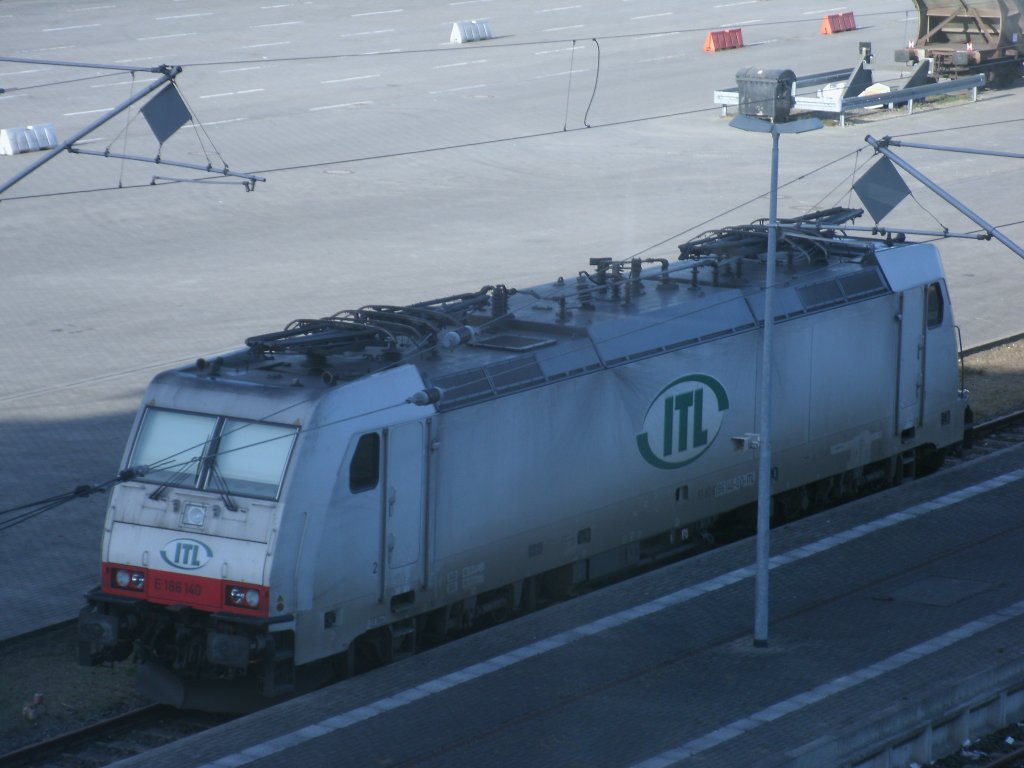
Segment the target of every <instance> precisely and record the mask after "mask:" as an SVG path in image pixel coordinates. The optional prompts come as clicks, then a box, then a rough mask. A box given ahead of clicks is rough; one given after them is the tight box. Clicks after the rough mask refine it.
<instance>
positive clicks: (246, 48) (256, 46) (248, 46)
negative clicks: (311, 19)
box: [242, 40, 292, 50]
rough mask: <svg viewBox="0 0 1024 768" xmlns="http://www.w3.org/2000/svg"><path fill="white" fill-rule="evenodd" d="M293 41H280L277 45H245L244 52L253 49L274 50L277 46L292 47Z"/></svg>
mask: <svg viewBox="0 0 1024 768" xmlns="http://www.w3.org/2000/svg"><path fill="white" fill-rule="evenodd" d="M291 44H292V41H291V40H278V41H277V42H275V43H255V44H253V45H243V46H242V50H251V49H253V48H273V47H274V46H276V45H291Z"/></svg>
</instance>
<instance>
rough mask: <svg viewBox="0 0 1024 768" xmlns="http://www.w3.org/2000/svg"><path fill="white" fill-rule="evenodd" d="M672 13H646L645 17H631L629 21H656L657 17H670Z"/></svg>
mask: <svg viewBox="0 0 1024 768" xmlns="http://www.w3.org/2000/svg"><path fill="white" fill-rule="evenodd" d="M671 15H672V11H666V12H665V13H648V14H647V15H646V16H632V17H630V19H629V20H630V21H643V20H644V19H656V18H658V17H659V16H671Z"/></svg>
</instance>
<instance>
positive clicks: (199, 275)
mask: <svg viewBox="0 0 1024 768" xmlns="http://www.w3.org/2000/svg"><path fill="white" fill-rule="evenodd" d="M687 5H688V6H689V5H690V4H687ZM906 5H907V8H906V9H903V8H899V9H895V10H894V9H893V5H892V3H888V2H883V1H882V0H870V1H868V2H864V3H861V4H858V5H857V6H855V7H851V10H854V11H855V13H856V18H857V20H858V24H859V25H860V29H858V31H857V32H855V33H845V34H841V35H831V36H822V35H820V34H819V33H818V30H819V26H820V23H821V17H822V15H823V14H824V12H825V9H824V8H820V7H816V6H814V5H811V4H807V3H803V2H799V1H798V0H771V1H770V2H769V1H768V0H764V1H763V2H751V3H740V4H737V3H722V4H718V5H711V6H701V10H700V15H699V16H697V15H695V13H694V12H693V11H692V10H688V9H682V8H680V4H679V3H673V2H670V1H669V0H629V1H628V2H627V1H625V0H588V2H585V3H550V2H541V1H540V0H515V2H513V0H492V1H490V2H486V1H485V0H480V2H459V3H437V2H427V1H426V0H414V1H413V2H403V3H402V4H400V7H399V5H398V4H396V5H395V6H394V7H390V6H387V5H382V4H381V3H370V2H341V3H323V4H312V3H303V4H288V3H281V4H272V5H271V4H268V5H266V6H259V7H254V6H252V5H251V4H248V3H245V4H242V3H232V2H228V0H209V1H207V2H199V1H198V0H181V2H175V3H166V2H159V1H158V0H136V1H134V2H132V3H128V4H117V3H112V4H96V3H93V2H88V3H87V2H66V1H62V2H55V1H54V2H49V1H46V0H7V2H5V3H3V5H2V6H0V23H2V25H3V30H4V33H3V39H4V47H3V50H2V53H4V54H6V55H11V56H18V57H23V58H33V59H59V60H64V61H83V62H92V63H116V64H129V63H130V64H132V65H146V66H154V65H157V64H160V63H169V64H181V65H183V66H184V68H185V69H184V72H183V73H182V74H181V75H180V76H179V77H178V85H179V88H180V90H181V92H182V94H183V95H184V97H185V98H186V100H187V101H188V104H189V105H190V107H191V109H192V112H193V114H194V115H195V117H196V118H197V119H198V120H200V121H202V123H203V124H204V127H205V129H204V131H203V132H201V133H199V132H197V131H195V130H192V129H191V128H186V129H183V130H181V131H179V133H178V134H177V135H175V136H174V137H172V138H171V139H170V140H169V141H168V142H167V143H166V144H165V145H164V147H163V148H162V150H161V152H162V156H163V157H164V158H167V159H178V160H183V161H186V162H195V163H205V162H207V161H208V160H209V161H210V162H212V163H214V165H219V164H220V163H221V162H222V161H223V162H226V163H227V164H228V165H230V167H231V168H232V169H234V170H239V171H252V172H256V173H259V174H261V175H263V176H265V177H266V178H267V183H265V184H259V185H258V189H257V191H255V192H253V193H246V192H245V191H244V190H243V188H242V187H241V186H240V185H237V184H225V183H218V184H205V185H203V184H183V183H182V184H169V183H166V182H160V183H157V184H156V185H150V182H151V181H152V180H153V178H154V177H155V176H159V177H162V178H166V177H172V178H195V177H196V176H197V175H201V174H194V173H192V172H189V171H185V170H180V169H174V168H172V167H169V166H166V165H164V166H153V165H150V164H144V163H138V162H127V161H125V162H122V161H120V160H115V159H110V158H97V157H88V156H80V155H79V156H69V155H62V156H61V157H59V158H57V159H55V160H54V161H52V162H51V163H49V164H48V165H46V166H45V167H43V168H42V169H40V170H39V171H38V172H36V173H34V174H33V175H32V176H30V177H29V178H27V179H26V180H24V181H22V182H21V183H19V184H18V185H17V186H15V187H14V188H13V189H11V190H9V191H8V192H7V193H5V194H4V195H3V196H2V198H0V202H2V205H0V222H2V231H3V239H2V246H0V247H2V265H3V275H2V280H0V313H2V317H3V319H4V328H5V331H6V332H5V334H4V335H3V339H4V340H3V350H4V353H5V355H4V360H5V365H4V374H3V375H2V376H0V508H4V509H6V508H10V507H13V506H16V505H20V504H25V503H28V502H32V501H35V500H37V499H41V498H46V497H49V496H51V495H53V494H56V493H61V492H65V491H68V490H71V489H73V488H74V487H76V486H77V485H79V484H82V483H96V482H101V481H103V480H106V479H108V478H110V477H112V476H113V474H114V473H115V472H116V470H117V468H118V464H119V460H120V455H121V451H122V446H123V443H124V440H125V437H126V433H127V430H128V427H129V424H130V419H131V413H132V411H133V410H134V408H135V407H136V406H137V403H138V399H139V397H140V395H141V392H142V391H143V388H144V386H145V384H146V382H147V381H148V379H149V378H150V376H152V375H153V373H155V372H156V371H158V370H160V369H162V368H165V367H168V366H171V365H174V364H177V363H179V362H182V361H186V360H191V359H194V358H196V357H199V356H205V355H209V354H211V353H212V352H215V351H218V350H222V349H225V348H229V347H233V346H237V345H239V344H240V343H241V342H242V341H243V339H244V338H245V337H247V336H249V335H252V334H254V333H259V332H265V331H270V330H276V329H278V328H280V327H282V326H283V325H284V324H285V323H287V322H288V321H290V320H292V319H294V318H296V317H311V316H321V315H325V314H329V313H332V312H334V311H337V310H340V309H344V308H352V307H357V306H360V305H362V304H365V303H368V302H379V303H402V302H408V301H415V300H420V299H425V298H431V297H434V296H439V295H444V294H449V293H452V292H455V291H461V290H469V289H476V288H478V287H479V286H481V285H483V284H493V283H496V282H503V283H506V284H508V285H512V286H516V285H530V284H535V283H537V282H540V281H542V280H545V279H553V278H554V277H556V276H558V275H572V274H574V273H575V272H576V271H578V270H580V269H585V268H586V267H587V260H588V259H589V258H590V257H594V256H611V257H616V258H618V257H625V256H629V255H632V254H635V253H641V252H642V253H644V254H645V255H657V256H667V257H672V256H674V255H675V254H676V249H675V245H676V243H677V242H679V241H680V240H682V239H684V238H685V237H688V236H690V235H694V234H697V233H698V232H700V231H701V230H703V229H705V228H707V227H710V226H715V225H722V224H734V223H740V222H746V221H749V220H751V219H755V218H758V217H763V216H765V215H766V214H767V201H766V196H765V195H766V192H767V188H768V164H769V149H770V143H769V140H768V139H766V138H765V137H763V136H754V135H750V134H745V133H743V132H740V131H737V130H732V129H730V128H728V127H727V120H723V119H722V118H721V117H720V115H719V111H718V109H717V108H716V107H715V106H714V105H713V103H712V92H713V90H714V89H715V88H720V87H725V86H728V85H731V84H732V83H733V82H734V79H735V73H736V71H737V70H738V69H740V68H742V67H748V66H755V65H756V66H766V67H786V68H791V69H793V70H794V71H796V72H797V73H798V74H802V73H809V72H816V71H823V70H829V69H834V68H838V67H843V66H852V65H853V64H854V63H855V62H856V59H857V52H858V43H859V41H860V40H870V41H871V42H872V43H873V45H874V49H875V51H876V53H877V56H878V59H877V61H878V64H877V67H876V68H877V69H878V70H879V75H877V76H876V79H879V78H881V77H883V76H884V77H890V76H891V77H893V78H898V77H899V74H900V73H899V70H897V69H896V65H895V64H891V63H889V62H891V60H892V59H891V51H892V50H893V49H894V48H896V47H897V46H899V45H901V44H902V41H904V40H905V39H906V38H907V37H908V33H912V31H913V29H914V26H915V21H914V19H913V17H912V14H911V13H910V7H911V4H910V3H909V2H908V3H907V4H906ZM479 17H486V18H488V19H489V20H490V23H491V28H492V30H493V32H494V35H495V39H494V41H492V42H488V43H482V44H469V45H461V46H459V45H451V44H449V43H448V42H447V41H448V37H449V33H450V30H451V25H452V22H453V21H455V20H458V19H462V18H479ZM737 26H739V27H741V28H742V29H743V33H744V40H745V41H746V47H745V48H743V49H740V50H735V51H726V52H720V53H714V54H708V53H704V52H703V50H702V44H703V40H704V38H705V36H706V34H707V32H708V30H709V29H717V28H720V27H737ZM595 39H596V42H595ZM598 53H600V58H598ZM151 77H152V76H151V75H148V74H140V75H138V76H137V77H136V79H135V84H134V85H133V82H132V79H131V78H130V77H129V76H127V75H125V74H120V73H112V72H109V71H101V70H89V69H86V70H82V69H63V68H51V67H45V66H41V65H32V64H15V63H3V64H0V88H4V89H5V92H4V93H2V94H0V114H2V116H3V117H2V120H3V124H4V126H18V125H26V124H33V123H41V122H53V123H54V124H55V125H56V128H57V131H58V134H59V136H60V137H68V136H70V135H72V134H73V133H74V132H75V131H77V130H79V129H81V128H82V127H84V126H86V125H88V124H89V123H90V122H91V121H93V120H95V119H97V117H98V116H99V115H100V114H102V112H103V110H105V109H107V108H110V107H112V106H114V105H116V104H118V103H120V102H121V101H123V100H124V99H127V98H128V96H129V94H130V93H131V92H132V89H133V87H134V88H138V87H139V86H140V84H142V83H144V82H145V81H146V80H147V79H149V78H151ZM58 82H61V83H62V84H54V83H58ZM595 82H596V84H597V85H596V90H595ZM1022 93H1024V91H1022V90H1021V89H1014V90H1009V91H998V92H989V93H984V94H983V95H982V98H981V100H980V101H979V102H978V103H977V104H968V103H963V102H960V103H955V104H952V105H947V106H944V107H942V108H931V107H925V108H921V109H918V110H917V111H916V113H915V114H914V115H913V116H912V117H907V116H906V115H905V114H904V113H903V112H897V113H892V114H878V115H875V116H873V117H872V119H871V120H870V122H862V123H860V124H854V125H849V126H848V127H846V128H845V129H839V128H837V127H829V128H827V129H826V130H822V131H818V132H815V133H811V134H807V135H803V136H799V137H787V138H786V139H784V140H783V142H782V158H781V173H780V178H781V181H782V184H783V186H782V189H781V192H780V214H781V215H783V216H785V215H791V214H797V213H801V212H804V211H805V210H807V209H808V208H811V207H814V206H817V205H833V204H844V203H848V202H851V198H850V196H849V183H850V175H851V174H852V173H853V172H854V171H855V169H857V168H863V167H864V165H865V164H866V163H867V162H868V161H869V158H870V154H871V153H870V151H868V150H867V149H866V145H865V143H864V141H863V137H864V135H865V134H866V133H868V132H870V133H872V134H874V135H876V136H881V135H885V134H893V135H897V136H903V137H908V138H909V137H914V138H916V139H918V140H923V141H928V142H934V143H942V144H953V145H970V146H979V147H984V148H1003V149H1006V148H1010V149H1018V150H1019V148H1020V147H1019V136H1020V125H1021V122H1020V121H1021V120H1022V119H1024V107H1022V106H1021V97H1022ZM131 118H132V119H131V120H129V118H128V117H126V116H121V117H119V118H117V119H115V120H113V121H111V122H110V123H108V124H107V125H105V126H103V127H102V128H101V129H99V130H98V131H97V132H96V133H95V134H94V135H92V136H91V138H90V139H89V141H90V142H91V143H90V144H88V145H87V146H89V147H92V148H96V149H104V148H107V147H109V148H110V149H111V151H114V152H123V153H127V154H135V155H147V156H155V154H156V152H157V146H156V143H155V141H154V140H153V138H152V136H151V135H150V133H149V131H148V129H147V128H146V125H145V122H144V120H143V119H142V118H140V117H139V116H138V115H137V114H135V112H132V114H131ZM587 126H590V127H587ZM216 152H219V153H220V154H219V155H218V154H216ZM905 154H906V155H907V156H908V157H910V158H911V159H912V160H913V161H914V162H915V163H917V164H919V165H920V167H921V168H922V170H924V171H925V172H926V173H928V174H929V175H930V176H932V177H933V178H935V179H936V180H939V181H941V182H943V183H944V184H946V185H947V186H948V188H949V189H950V190H951V192H952V193H953V194H955V195H957V196H958V197H961V198H962V199H963V200H964V201H965V202H966V203H967V204H969V205H970V206H971V207H972V208H974V209H975V210H976V211H979V212H980V213H982V214H983V215H984V216H985V217H986V218H987V219H988V220H989V221H991V222H993V223H997V224H1003V223H1011V222H1014V223H1015V224H1014V225H1013V226H1009V227H1008V228H1007V232H1008V234H1010V235H1011V236H1015V237H1017V239H1024V227H1022V225H1021V224H1020V223H1016V222H1020V220H1021V218H1022V216H1021V201H1022V198H1021V192H1020V186H1019V184H1018V183H1017V181H1016V180H1017V179H1018V178H1019V172H1018V171H1017V169H1016V168H1015V166H1013V165H1012V163H1013V162H1014V161H1005V160H995V159H978V158H976V157H972V156H968V155H951V154H936V153H927V152H922V151H913V152H911V151H909V150H908V151H907V152H906V153H905ZM33 159H35V156H29V155H19V156H15V157H0V178H4V179H6V178H9V177H11V176H13V175H14V174H15V173H17V172H19V171H20V170H21V169H23V168H25V167H26V165H27V164H28V163H29V162H31V161H32V160H33ZM223 181H224V180H221V182H223ZM911 187H912V188H913V189H914V190H915V200H908V201H906V202H904V203H903V205H902V206H901V208H900V211H899V214H900V220H899V223H901V224H903V225H905V226H913V227H921V228H935V227H938V226H939V224H940V223H941V225H943V226H946V227H949V228H950V229H951V230H963V229H974V225H973V224H970V223H968V222H966V221H965V220H964V219H963V217H962V216H959V215H958V214H955V213H954V212H953V211H952V210H951V209H949V208H948V207H947V206H945V204H943V203H941V202H940V201H939V200H938V199H937V198H935V197H934V196H933V195H931V193H929V192H927V191H926V190H923V189H922V188H921V187H920V185H918V184H916V182H915V183H913V184H912V185H911ZM852 202H853V203H854V204H856V200H855V199H853V200H852ZM933 216H934V217H935V218H933ZM936 219H937V220H938V223H937V221H936ZM943 252H944V254H945V261H946V268H947V271H948V274H949V279H950V285H951V290H952V294H953V298H954V302H955V304H956V311H957V316H958V320H959V323H960V325H961V328H962V330H963V335H964V342H965V344H967V345H968V346H970V345H974V344H979V343H982V342H985V341H989V340H991V339H994V338H998V337H1001V336H1005V335H1008V334H1011V333H1016V332H1019V331H1021V330H1024V306H1022V305H1021V303H1020V302H1019V301H1017V294H1018V293H1019V290H1018V286H1020V284H1021V281H1022V278H1024V272H1022V271H1021V268H1022V265H1021V264H1020V260H1019V259H1018V258H1017V257H1016V256H1013V255H1012V254H1011V253H1009V252H1008V251H1006V250H1005V249H1003V248H1002V247H1000V246H997V245H994V244H978V243H973V242H969V241H963V240H950V241H947V242H946V243H944V244H943ZM102 515H103V499H102V498H99V497H93V498H90V499H84V500H79V501H76V502H74V503H72V504H69V505H66V506H63V507H60V508H59V509H56V510H53V511H51V512H47V513H45V514H44V515H41V516H39V517H38V518H35V519H33V520H31V521H29V522H26V523H24V524H21V525H19V526H17V527H14V528H10V529H7V530H4V531H3V532H2V536H0V600H2V602H3V605H4V606H5V610H4V611H3V612H2V614H0V637H6V636H11V635H14V634H18V633H20V632H23V631H26V630H29V629H31V628H33V627H36V626H42V625H45V624H48V623H51V622H53V621H55V620H58V619H61V618H68V617H71V616H72V615H74V613H75V611H76V610H77V608H78V606H79V605H80V603H81V598H80V594H81V593H82V592H83V591H84V590H85V589H87V588H88V587H89V586H91V585H92V584H93V582H94V581H95V578H96V573H97V570H98V560H99V542H100V528H101V521H102ZM7 519H9V516H7Z"/></svg>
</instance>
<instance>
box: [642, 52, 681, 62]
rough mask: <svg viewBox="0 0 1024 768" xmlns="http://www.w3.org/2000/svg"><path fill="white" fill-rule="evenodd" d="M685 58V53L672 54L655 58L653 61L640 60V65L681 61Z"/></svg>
mask: <svg viewBox="0 0 1024 768" xmlns="http://www.w3.org/2000/svg"><path fill="white" fill-rule="evenodd" d="M685 56H686V54H685V53H672V54H669V55H668V56H655V57H654V58H653V59H640V63H641V64H651V63H653V62H655V61H668V60H670V59H682V58H684V57H685Z"/></svg>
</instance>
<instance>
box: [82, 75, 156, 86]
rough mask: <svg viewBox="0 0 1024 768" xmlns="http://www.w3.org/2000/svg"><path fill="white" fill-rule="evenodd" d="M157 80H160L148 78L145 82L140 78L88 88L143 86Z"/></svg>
mask: <svg viewBox="0 0 1024 768" xmlns="http://www.w3.org/2000/svg"><path fill="white" fill-rule="evenodd" d="M159 79H160V78H159V77H150V78H148V79H146V80H143V79H141V78H139V79H136V80H118V81H117V82H116V83H99V84H98V85H90V86H89V87H90V88H113V87H115V86H118V85H120V86H125V85H145V84H146V83H155V82H156V81H157V80H159Z"/></svg>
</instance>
